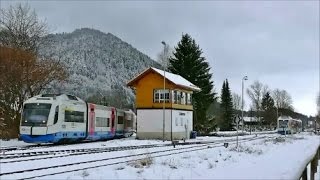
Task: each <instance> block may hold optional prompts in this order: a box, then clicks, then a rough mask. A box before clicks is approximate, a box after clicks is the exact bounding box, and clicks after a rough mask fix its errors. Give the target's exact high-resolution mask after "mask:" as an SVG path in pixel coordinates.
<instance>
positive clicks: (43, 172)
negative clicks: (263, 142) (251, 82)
mask: <svg viewBox="0 0 320 180" xmlns="http://www.w3.org/2000/svg"><path fill="white" fill-rule="evenodd" d="M262 138H265V137H254V138H247V139H241V140H239V142H246V141H252V140H257V139H262ZM224 142H229V143H231V144H234V143H236V141H235V140H234V139H232V140H229V141H224ZM189 145H190V144H189ZM223 145H224V144H223V142H205V143H202V144H197V143H194V146H191V147H183V146H181V147H177V148H172V149H164V150H155V151H152V152H148V153H139V154H134V155H124V156H117V157H109V158H102V159H95V160H89V161H80V162H74V163H67V164H60V165H52V166H45V167H38V168H31V169H24V170H18V171H11V172H1V173H0V178H1V179H6V178H8V177H10V175H14V177H15V179H17V178H18V179H19V178H20V177H21V179H31V178H39V177H45V176H50V175H56V174H63V173H67V172H74V171H80V170H85V169H92V168H97V167H102V166H109V165H115V164H121V163H128V162H132V161H136V160H140V159H143V158H144V157H145V156H146V155H148V156H151V157H153V158H154V157H161V156H170V155H173V154H181V153H185V152H192V151H200V150H204V149H208V148H216V147H221V146H223ZM128 158H129V160H127V159H128ZM105 162H107V163H105ZM66 167H67V168H68V169H66ZM52 169H54V170H59V171H58V172H57V171H56V172H52V173H48V172H47V170H49V171H50V170H52ZM34 172H36V174H37V175H34Z"/></svg>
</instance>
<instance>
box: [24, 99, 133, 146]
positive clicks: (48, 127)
mask: <svg viewBox="0 0 320 180" xmlns="http://www.w3.org/2000/svg"><path fill="white" fill-rule="evenodd" d="M135 124H136V115H135V114H134V112H132V111H131V110H129V111H125V110H121V109H117V108H114V107H107V106H102V105H96V104H92V103H87V102H85V101H83V100H81V99H80V98H78V97H76V96H72V95H67V94H42V95H38V96H35V97H32V98H30V99H28V100H27V101H26V102H24V104H23V112H22V117H21V123H20V139H21V140H23V141H24V142H27V143H37V144H40V143H70V142H79V141H86V140H88V141H95V140H105V139H113V138H119V137H128V136H131V135H132V134H133V130H134V127H135Z"/></svg>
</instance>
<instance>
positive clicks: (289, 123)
mask: <svg viewBox="0 0 320 180" xmlns="http://www.w3.org/2000/svg"><path fill="white" fill-rule="evenodd" d="M277 129H278V133H279V134H295V133H299V132H301V131H302V121H301V120H300V119H292V118H291V117H290V116H280V117H279V118H278V125H277Z"/></svg>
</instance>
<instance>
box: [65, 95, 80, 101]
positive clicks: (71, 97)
mask: <svg viewBox="0 0 320 180" xmlns="http://www.w3.org/2000/svg"><path fill="white" fill-rule="evenodd" d="M67 96H68V99H69V100H75V101H78V99H77V98H76V97H75V96H72V95H67Z"/></svg>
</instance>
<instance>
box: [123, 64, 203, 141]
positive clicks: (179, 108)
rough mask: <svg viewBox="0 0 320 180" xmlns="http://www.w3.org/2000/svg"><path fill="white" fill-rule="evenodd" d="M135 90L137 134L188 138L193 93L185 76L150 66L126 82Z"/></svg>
mask: <svg viewBox="0 0 320 180" xmlns="http://www.w3.org/2000/svg"><path fill="white" fill-rule="evenodd" d="M127 85H128V86H130V87H132V88H133V89H134V90H135V93H136V102H135V105H136V109H137V138H139V139H166V140H179V139H189V138H190V133H191V131H192V130H193V106H192V94H193V92H194V91H200V88H198V87H197V86H195V85H193V84H192V83H191V82H189V81H188V80H186V79H185V78H183V77H181V76H179V75H176V74H172V73H169V72H165V71H163V70H160V69H157V68H153V67H150V68H148V69H146V70H144V71H143V72H142V73H140V74H139V75H137V76H136V77H134V78H133V79H132V80H130V81H129V82H128V84H127Z"/></svg>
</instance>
